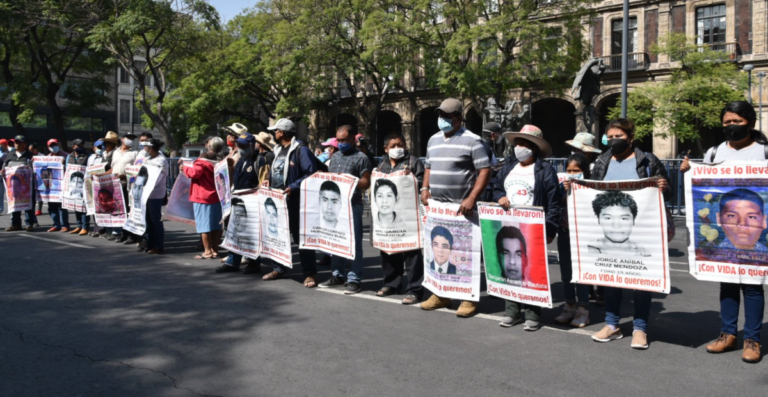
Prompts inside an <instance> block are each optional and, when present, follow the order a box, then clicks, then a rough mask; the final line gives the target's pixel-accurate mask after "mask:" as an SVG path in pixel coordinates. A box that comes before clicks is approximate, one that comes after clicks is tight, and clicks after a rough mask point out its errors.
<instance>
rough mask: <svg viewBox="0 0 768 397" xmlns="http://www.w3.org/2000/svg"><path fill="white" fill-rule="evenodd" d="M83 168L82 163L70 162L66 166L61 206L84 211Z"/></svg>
mask: <svg viewBox="0 0 768 397" xmlns="http://www.w3.org/2000/svg"><path fill="white" fill-rule="evenodd" d="M85 169H86V167H85V166H84V165H75V164H70V165H69V166H68V167H67V171H66V173H65V174H64V194H63V196H62V208H64V209H66V210H70V211H77V212H86V208H85Z"/></svg>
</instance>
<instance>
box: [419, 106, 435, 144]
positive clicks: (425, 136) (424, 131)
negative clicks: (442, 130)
mask: <svg viewBox="0 0 768 397" xmlns="http://www.w3.org/2000/svg"><path fill="white" fill-rule="evenodd" d="M437 131H438V128H437V106H430V107H428V108H424V109H422V110H421V111H420V112H419V138H420V139H419V146H420V147H419V156H426V155H427V142H429V138H431V137H432V135H435V133H436V132H437Z"/></svg>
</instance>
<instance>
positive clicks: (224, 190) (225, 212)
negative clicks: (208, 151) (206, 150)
mask: <svg viewBox="0 0 768 397" xmlns="http://www.w3.org/2000/svg"><path fill="white" fill-rule="evenodd" d="M213 182H214V185H215V186H216V194H217V195H218V196H219V202H220V203H221V216H222V218H223V219H226V218H227V217H228V216H229V211H230V207H231V205H232V192H231V189H230V184H229V168H228V167H227V160H226V159H225V160H221V161H219V162H218V163H216V165H215V166H213Z"/></svg>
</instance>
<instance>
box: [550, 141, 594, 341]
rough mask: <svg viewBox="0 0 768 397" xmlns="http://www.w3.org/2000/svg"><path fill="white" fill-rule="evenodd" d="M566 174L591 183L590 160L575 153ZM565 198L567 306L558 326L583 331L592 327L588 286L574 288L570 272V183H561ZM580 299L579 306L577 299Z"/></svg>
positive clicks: (560, 253)
mask: <svg viewBox="0 0 768 397" xmlns="http://www.w3.org/2000/svg"><path fill="white" fill-rule="evenodd" d="M565 164H566V166H565V167H566V168H565V172H566V173H567V174H568V177H569V178H571V179H591V178H590V177H591V173H590V170H589V166H590V164H589V160H588V159H587V157H585V156H584V155H583V154H581V153H574V154H572V155H571V157H568V160H566V162H565ZM562 187H563V191H564V192H565V194H564V195H563V199H562V201H561V202H562V204H563V214H562V216H561V218H560V219H561V220H560V225H559V227H558V229H557V258H558V262H559V263H560V277H561V280H562V282H563V291H564V293H565V305H563V311H562V312H561V313H560V315H559V316H557V317H555V322H557V323H560V324H568V323H570V324H571V326H572V327H576V328H583V327H586V326H587V325H589V310H587V305H588V304H589V286H588V285H586V284H572V283H571V278H572V275H573V274H572V268H571V238H570V235H569V231H568V212H567V208H568V207H566V205H565V201H566V194H567V192H568V191H569V190H571V181H570V180H565V181H563V183H562ZM577 298H578V302H577V301H576V299H577Z"/></svg>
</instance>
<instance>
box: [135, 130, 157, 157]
mask: <svg viewBox="0 0 768 397" xmlns="http://www.w3.org/2000/svg"><path fill="white" fill-rule="evenodd" d="M152 138H153V136H152V134H151V133H149V132H142V133H141V135H139V151H138V153H137V154H136V161H134V162H133V164H142V163H143V162H144V159H145V158H147V157H148V156H149V148H150V147H151V146H150V143H149V140H150V139H152Z"/></svg>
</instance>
